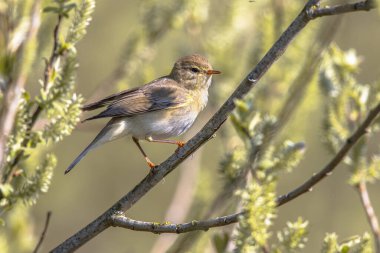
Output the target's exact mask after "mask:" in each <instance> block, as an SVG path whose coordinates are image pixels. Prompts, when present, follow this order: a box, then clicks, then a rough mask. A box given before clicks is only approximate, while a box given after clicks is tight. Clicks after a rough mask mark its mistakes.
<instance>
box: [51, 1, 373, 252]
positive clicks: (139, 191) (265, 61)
mask: <svg viewBox="0 0 380 253" xmlns="http://www.w3.org/2000/svg"><path fill="white" fill-rule="evenodd" d="M318 3H319V0H309V1H308V2H307V3H306V5H305V7H304V8H303V9H302V11H301V12H300V13H299V15H298V16H297V17H296V19H295V20H294V21H293V22H292V23H291V24H290V26H289V27H288V28H287V29H286V30H285V32H284V33H283V34H282V35H281V36H280V38H279V39H278V40H277V41H276V43H275V44H274V45H273V46H272V47H271V49H270V50H269V51H268V52H267V54H266V55H265V56H264V57H263V58H262V60H261V61H260V62H259V63H258V64H257V66H256V67H255V68H254V69H253V70H252V71H251V72H250V73H249V74H248V75H247V76H246V77H245V78H244V80H243V81H242V82H241V83H240V85H239V87H238V88H237V89H236V90H235V91H234V92H233V94H232V95H231V96H230V97H229V99H228V100H227V101H226V102H225V103H224V104H223V106H222V107H221V108H220V109H219V110H218V111H217V112H216V113H215V115H214V116H213V117H212V118H211V119H210V120H209V121H208V122H207V123H206V125H205V126H204V127H203V128H202V130H201V131H200V132H199V133H198V134H196V135H195V136H194V137H193V138H192V139H191V140H190V141H189V142H187V144H186V145H185V146H184V147H183V148H181V149H180V150H179V151H178V152H177V153H175V154H173V155H171V156H170V157H169V158H168V159H167V160H166V161H165V162H163V163H162V164H161V165H160V166H158V167H156V168H155V169H153V171H152V172H153V173H149V175H147V176H146V177H145V178H144V179H143V180H142V181H141V182H140V183H139V184H138V185H136V186H135V187H134V188H133V189H132V191H130V192H129V193H127V194H126V195H125V196H124V197H122V198H121V199H120V200H119V201H117V202H116V203H115V204H114V205H113V206H112V207H111V208H109V209H108V210H107V211H106V212H104V213H103V214H102V215H100V216H99V217H98V218H96V219H95V220H94V221H92V222H91V223H90V224H88V225H87V226H86V227H84V228H83V229H81V230H80V231H79V232H77V233H76V234H74V235H73V236H71V237H70V238H68V239H67V240H66V241H64V242H63V243H62V244H60V245H59V246H57V247H56V248H55V249H53V250H52V252H72V251H74V250H76V249H78V248H79V247H80V246H82V245H83V244H85V243H86V242H87V241H89V240H91V239H92V238H94V237H95V236H96V235H98V234H99V233H101V232H102V231H104V230H105V229H107V228H108V227H110V226H112V223H113V222H112V219H111V218H112V217H114V215H115V214H119V212H120V211H126V210H128V209H129V208H131V207H132V206H133V205H134V204H135V203H136V202H137V201H138V200H139V199H140V198H142V197H143V196H144V195H145V194H146V193H147V192H148V191H150V190H151V189H152V188H153V187H154V186H155V185H156V184H157V183H158V182H160V181H161V180H162V179H163V178H164V177H165V176H166V175H167V174H169V173H170V172H171V171H173V170H174V169H175V168H176V167H177V166H178V165H179V164H180V163H181V162H182V161H183V160H185V159H186V158H187V157H188V156H190V155H191V154H192V153H194V152H195V151H196V150H197V149H198V148H199V147H200V146H201V145H202V144H204V143H205V142H207V141H208V140H209V139H210V138H211V137H212V136H213V134H214V133H215V132H216V131H217V130H218V129H219V128H220V126H221V125H222V124H223V123H224V122H225V121H226V119H227V117H228V115H229V114H230V113H231V112H232V110H233V109H234V108H235V104H234V100H235V99H241V98H243V97H244V96H245V95H246V94H247V93H248V92H249V91H250V90H251V89H252V88H253V87H254V86H255V85H256V84H257V82H258V81H259V80H260V78H261V77H262V76H263V75H264V74H265V73H266V72H267V70H268V69H269V68H270V66H272V64H273V63H274V62H275V61H276V60H277V59H278V58H279V57H280V56H281V55H282V54H283V53H284V52H285V50H286V48H287V47H288V45H289V44H290V42H291V41H292V40H293V39H294V38H295V37H296V35H297V34H298V33H299V32H300V31H301V30H302V29H303V28H304V27H305V26H306V25H307V24H308V23H309V22H310V21H311V20H312V19H314V18H315V17H313V16H310V11H311V9H313V8H316V7H315V6H316V5H317V4H318ZM366 3H367V2H366ZM353 11H356V10H353ZM321 16H324V15H321ZM318 17H319V16H318ZM379 107H380V106H379ZM318 181H319V180H318ZM301 194H302V193H301ZM299 195H300V194H299ZM290 196H293V195H290ZM287 198H288V197H286V198H285V199H287Z"/></svg>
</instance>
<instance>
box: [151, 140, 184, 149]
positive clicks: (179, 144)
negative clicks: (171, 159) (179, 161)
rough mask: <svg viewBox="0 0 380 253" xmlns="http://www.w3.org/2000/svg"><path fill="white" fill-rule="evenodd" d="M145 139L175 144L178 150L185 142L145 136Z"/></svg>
mask: <svg viewBox="0 0 380 253" xmlns="http://www.w3.org/2000/svg"><path fill="white" fill-rule="evenodd" d="M146 140H147V141H149V142H157V143H167V144H175V145H177V146H178V148H177V150H178V149H179V148H182V147H183V146H184V145H185V142H183V141H175V140H156V139H153V138H152V137H147V138H146Z"/></svg>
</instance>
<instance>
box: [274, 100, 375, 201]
mask: <svg viewBox="0 0 380 253" xmlns="http://www.w3.org/2000/svg"><path fill="white" fill-rule="evenodd" d="M379 113H380V103H379V104H377V105H376V106H375V107H374V108H373V109H372V110H371V111H370V112H369V114H368V116H367V118H366V119H365V120H364V121H363V123H362V124H361V125H360V126H359V127H358V128H357V129H356V131H355V132H354V133H353V134H352V135H351V137H350V138H348V139H347V141H346V143H345V144H344V145H343V147H342V148H341V149H340V150H339V152H338V153H337V154H336V155H335V156H334V157H333V159H332V160H331V161H330V162H329V163H328V164H327V165H326V166H325V167H324V168H323V169H322V170H321V171H320V172H318V173H316V174H314V175H313V176H312V177H311V178H310V179H309V180H307V181H306V182H305V183H303V184H302V185H301V186H299V187H297V188H296V189H294V190H293V191H291V192H289V193H287V194H284V195H282V196H280V197H279V198H278V199H277V205H278V206H281V205H283V204H285V203H287V202H289V201H291V200H292V199H295V198H297V197H298V196H300V195H301V194H304V193H305V192H308V191H311V190H312V187H313V186H314V185H315V184H317V183H318V182H319V181H321V180H322V179H323V178H325V177H326V176H329V175H331V173H332V171H333V170H334V169H335V167H336V166H337V165H338V164H339V163H340V162H341V161H342V159H343V158H344V157H345V156H346V155H347V153H348V152H349V151H350V149H351V148H352V147H353V146H354V145H355V143H356V142H357V141H358V140H359V139H360V137H362V136H363V135H364V134H365V133H367V128H368V127H369V126H370V124H371V123H372V121H373V120H374V119H375V118H376V117H377V116H378V114H379Z"/></svg>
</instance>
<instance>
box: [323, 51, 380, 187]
mask: <svg viewBox="0 0 380 253" xmlns="http://www.w3.org/2000/svg"><path fill="white" fill-rule="evenodd" d="M359 62H360V60H359V57H358V56H357V55H356V53H355V51H353V50H349V51H347V52H343V51H342V50H340V49H339V48H338V47H337V46H332V47H331V48H330V49H329V51H328V52H327V53H326V55H325V57H324V61H323V65H322V68H321V71H320V87H321V89H322V91H323V92H324V94H325V97H326V100H327V105H326V114H325V115H326V117H325V119H324V131H325V132H326V144H327V145H328V147H329V148H330V150H331V151H332V152H334V153H335V152H337V150H338V149H339V148H340V147H341V146H342V145H343V144H344V143H345V142H346V141H347V138H348V137H349V135H351V133H352V132H353V131H354V130H355V129H356V128H357V127H358V125H359V124H360V123H361V122H362V121H363V120H364V118H365V117H366V115H367V113H368V112H369V110H370V109H371V107H372V106H373V105H374V104H375V103H377V101H378V98H379V95H380V92H379V87H378V86H379V85H377V84H373V85H368V84H361V83H359V82H357V81H356V79H355V73H356V72H357V71H358V67H359ZM378 127H379V124H378V122H377V123H375V124H374V125H373V126H371V129H369V133H368V134H367V135H366V137H365V138H363V139H362V140H361V141H360V142H359V143H358V144H357V145H356V146H355V147H354V148H353V150H352V152H351V153H350V155H349V156H348V157H347V158H346V159H345V162H346V163H347V164H348V165H349V166H350V168H351V170H352V176H351V178H350V183H351V184H353V185H357V184H359V183H360V182H366V181H370V182H373V181H374V180H376V179H379V177H380V167H379V166H378V164H379V159H378V156H376V155H375V156H374V155H369V154H367V153H368V151H367V145H368V141H369V140H370V139H371V136H373V134H374V132H375V130H378ZM368 156H372V157H371V158H367V157H368Z"/></svg>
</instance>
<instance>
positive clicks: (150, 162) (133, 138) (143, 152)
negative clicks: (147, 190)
mask: <svg viewBox="0 0 380 253" xmlns="http://www.w3.org/2000/svg"><path fill="white" fill-rule="evenodd" d="M132 140H133V141H134V142H135V143H136V145H137V147H138V148H139V150H140V152H141V154H142V155H143V156H144V158H145V161H146V163H147V164H148V166H149V167H150V168H151V169H153V168H154V167H155V166H156V165H154V163H152V161H151V160H150V159H149V158H148V156H147V155H146V153H145V151H144V150H143V149H142V147H141V146H140V143H139V139H137V138H135V137H132Z"/></svg>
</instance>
